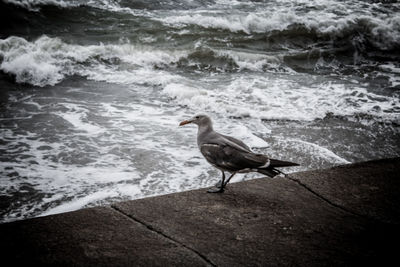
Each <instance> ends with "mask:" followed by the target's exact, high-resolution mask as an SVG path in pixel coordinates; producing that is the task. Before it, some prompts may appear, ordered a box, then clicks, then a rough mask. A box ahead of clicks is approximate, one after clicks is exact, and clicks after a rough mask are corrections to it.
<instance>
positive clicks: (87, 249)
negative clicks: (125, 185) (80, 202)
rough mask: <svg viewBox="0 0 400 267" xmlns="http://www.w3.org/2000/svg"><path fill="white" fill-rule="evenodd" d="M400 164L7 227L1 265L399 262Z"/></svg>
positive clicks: (260, 182)
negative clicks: (397, 246)
mask: <svg viewBox="0 0 400 267" xmlns="http://www.w3.org/2000/svg"><path fill="white" fill-rule="evenodd" d="M399 164H400V158H397V159H387V160H380V161H372V162H366V163H358V164H352V165H346V166H340V167H335V168H332V169H327V170H317V171H311V172H302V173H296V174H293V175H290V176H289V177H286V178H284V177H277V178H274V179H269V178H262V179H256V180H251V181H246V182H242V183H235V184H230V185H229V186H228V188H227V190H226V192H225V193H224V194H207V193H206V189H200V190H194V191H187V192H182V193H176V194H170V195H164V196H158V197H152V198H146V199H140V200H134V201H128V202H121V203H115V204H114V205H112V206H111V207H98V208H92V209H84V210H80V211H75V212H70V213H65V214H58V215H52V216H46V217H40V218H35V219H30V220H25V221H19V222H13V223H6V224H2V225H0V236H1V245H0V257H1V258H2V260H3V261H4V262H11V263H14V264H13V265H21V264H23V265H35V264H36V265H39V266H94V265H96V266H188V265H193V266H204V265H211V266H213V265H214V266H359V265H368V266H369V265H379V266H385V265H389V263H391V262H395V261H396V260H397V259H396V256H397V255H396V252H397V250H396V246H395V245H393V244H396V243H397V240H398V239H399V238H400V232H399V230H398V229H399V223H400V219H399V210H400V209H399V204H400V202H399V200H400V191H399V190H398V189H399V174H398V170H397V166H399Z"/></svg>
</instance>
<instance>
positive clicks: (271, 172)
mask: <svg viewBox="0 0 400 267" xmlns="http://www.w3.org/2000/svg"><path fill="white" fill-rule="evenodd" d="M290 166H299V164H297V163H294V162H290V161H283V160H277V159H270V165H269V166H268V167H267V168H264V169H257V171H258V172H259V173H262V174H265V175H267V176H269V177H271V178H273V177H275V176H277V175H278V174H283V175H284V176H286V175H287V174H286V173H284V172H282V171H280V170H278V169H275V168H279V167H290Z"/></svg>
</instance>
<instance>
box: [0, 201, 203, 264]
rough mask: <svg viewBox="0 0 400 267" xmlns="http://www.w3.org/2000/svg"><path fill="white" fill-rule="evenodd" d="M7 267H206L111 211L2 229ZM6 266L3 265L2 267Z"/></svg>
mask: <svg viewBox="0 0 400 267" xmlns="http://www.w3.org/2000/svg"><path fill="white" fill-rule="evenodd" d="M0 233H1V234H0V236H1V243H0V244H1V245H0V251H1V252H0V255H1V260H2V262H3V263H4V262H8V263H11V264H10V265H8V266H149V265H150V266H178V265H185V264H186V263H188V262H192V263H193V264H195V265H196V266H206V265H207V264H206V262H205V261H204V260H203V259H201V258H200V257H199V256H198V255H196V254H193V253H192V252H191V251H190V250H188V249H186V248H184V247H182V246H181V245H179V244H177V243H175V242H171V240H169V239H167V238H165V237H164V236H162V235H159V234H157V233H155V232H153V231H149V230H148V229H147V227H145V226H143V225H142V224H139V223H137V222H134V221H132V220H131V219H130V218H128V217H126V216H124V215H122V214H121V213H119V212H117V211H115V210H114V209H112V208H107V207H101V208H91V209H84V210H79V211H75V212H69V213H64V214H59V215H54V216H47V217H40V218H35V219H30V220H25V221H18V222H14V223H6V224H2V225H0ZM3 266H7V265H3Z"/></svg>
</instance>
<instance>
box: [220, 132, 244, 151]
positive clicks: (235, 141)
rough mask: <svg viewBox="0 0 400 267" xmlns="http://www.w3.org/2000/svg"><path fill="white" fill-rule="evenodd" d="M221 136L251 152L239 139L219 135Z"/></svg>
mask: <svg viewBox="0 0 400 267" xmlns="http://www.w3.org/2000/svg"><path fill="white" fill-rule="evenodd" d="M221 136H223V137H225V138H226V139H228V140H229V141H231V142H233V143H235V144H237V145H239V146H241V147H242V148H244V149H246V150H248V151H251V149H250V147H248V146H247V145H246V144H245V143H243V142H242V141H240V140H239V139H236V138H235V137H232V136H229V135H223V134H221Z"/></svg>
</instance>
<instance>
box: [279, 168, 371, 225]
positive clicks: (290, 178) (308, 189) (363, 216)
mask: <svg viewBox="0 0 400 267" xmlns="http://www.w3.org/2000/svg"><path fill="white" fill-rule="evenodd" d="M284 177H285V178H286V179H288V180H290V181H293V182H295V183H297V184H298V185H300V186H302V187H303V188H305V189H306V190H307V191H309V192H310V193H312V194H313V195H315V196H317V197H318V198H320V199H321V200H323V201H325V202H326V203H328V204H329V205H331V206H333V207H335V208H338V209H341V210H343V211H345V212H348V213H350V214H352V215H354V216H357V217H362V218H366V219H372V220H374V218H369V217H367V216H365V215H362V214H358V213H356V212H354V211H351V210H349V209H347V208H345V207H343V206H340V205H339V204H336V203H334V202H332V201H330V200H329V199H328V198H326V197H324V196H323V195H321V194H319V193H318V192H316V191H314V190H313V189H311V188H310V187H309V186H308V185H306V184H304V183H302V182H301V181H300V180H298V179H295V178H292V177H290V176H289V175H287V174H286V175H285V176H284Z"/></svg>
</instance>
